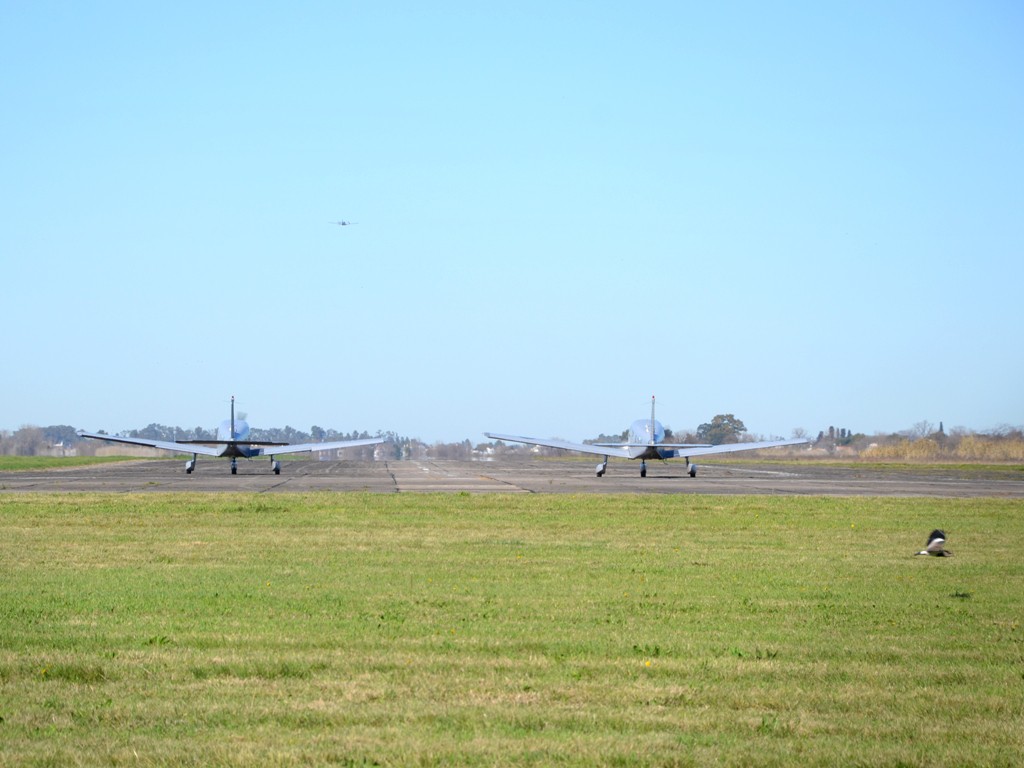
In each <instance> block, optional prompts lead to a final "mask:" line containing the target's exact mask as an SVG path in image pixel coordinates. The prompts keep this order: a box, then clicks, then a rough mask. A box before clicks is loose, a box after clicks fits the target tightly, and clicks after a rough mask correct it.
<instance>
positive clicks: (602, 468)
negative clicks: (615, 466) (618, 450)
mask: <svg viewBox="0 0 1024 768" xmlns="http://www.w3.org/2000/svg"><path fill="white" fill-rule="evenodd" d="M607 471H608V460H607V459H605V460H604V462H602V463H601V464H598V465H597V476H598V477H604V473H605V472H607Z"/></svg>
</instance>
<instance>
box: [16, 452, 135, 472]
mask: <svg viewBox="0 0 1024 768" xmlns="http://www.w3.org/2000/svg"><path fill="white" fill-rule="evenodd" d="M127 460H132V457H130V456H0V472H4V471H6V472H24V471H26V470H35V469H64V468H67V467H84V466H88V465H90V464H109V463H110V462H112V461H127ZM134 460H135V461H138V459H137V458H136V459H134Z"/></svg>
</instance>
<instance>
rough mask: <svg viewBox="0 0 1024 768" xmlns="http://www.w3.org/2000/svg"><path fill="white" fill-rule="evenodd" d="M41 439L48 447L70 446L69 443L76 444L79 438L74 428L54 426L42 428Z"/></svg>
mask: <svg viewBox="0 0 1024 768" xmlns="http://www.w3.org/2000/svg"><path fill="white" fill-rule="evenodd" d="M43 439H44V440H46V442H47V443H49V444H50V445H57V444H58V443H64V445H70V444H71V443H77V442H78V440H79V437H78V433H77V432H76V431H75V428H74V427H69V426H67V425H66V424H56V425H54V426H50V427H44V428H43Z"/></svg>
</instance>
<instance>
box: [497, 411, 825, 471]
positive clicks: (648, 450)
mask: <svg viewBox="0 0 1024 768" xmlns="http://www.w3.org/2000/svg"><path fill="white" fill-rule="evenodd" d="M484 434H485V435H487V437H489V438H491V439H492V440H504V441H507V442H513V443H526V444H527V445H543V446H545V447H548V448H561V449H563V450H566V451H579V452H580V453H592V454H595V455H597V456H604V461H603V462H601V463H600V464H598V465H597V476H598V477H603V476H604V473H605V472H606V471H607V470H608V459H609V458H611V457H612V456H619V457H621V458H623V459H640V477H647V459H675V458H685V459H686V469H687V471H688V472H689V473H690V477H696V476H697V465H696V464H692V463H690V459H691V458H693V457H695V456H708V455H710V454H714V453H732V452H734V451H754V450H757V449H758V448H777V447H779V446H782V445H801V444H803V443H806V442H807V440H802V439H800V440H767V441H764V442H760V443H727V444H725V445H710V444H708V443H666V442H664V440H665V428H664V427H663V426H661V423H660V422H659V421H657V420H656V419H655V418H654V396H653V395H652V396H651V418H650V419H649V420H648V419H637V420H636V421H634V422H633V423H632V424H631V425H630V427H629V442H627V443H594V444H588V443H570V442H568V441H566V440H540V439H538V438H536V437H519V436H517V435H498V434H494V433H492V432H484Z"/></svg>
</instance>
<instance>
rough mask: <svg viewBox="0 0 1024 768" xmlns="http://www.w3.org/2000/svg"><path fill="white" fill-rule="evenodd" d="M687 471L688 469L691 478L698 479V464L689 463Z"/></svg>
mask: <svg viewBox="0 0 1024 768" xmlns="http://www.w3.org/2000/svg"><path fill="white" fill-rule="evenodd" d="M686 469H687V471H689V473H690V477H696V476H697V465H696V464H690V463H689V462H687V467H686Z"/></svg>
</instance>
